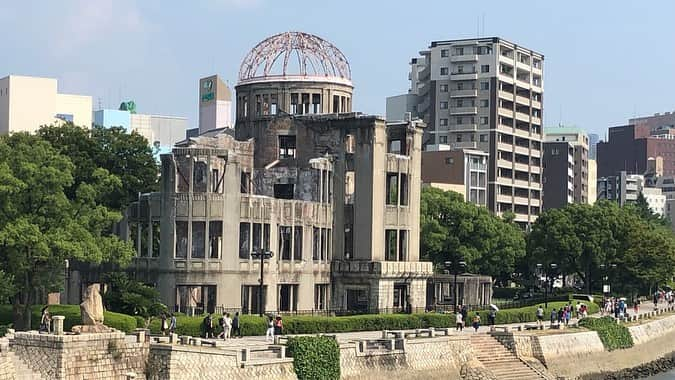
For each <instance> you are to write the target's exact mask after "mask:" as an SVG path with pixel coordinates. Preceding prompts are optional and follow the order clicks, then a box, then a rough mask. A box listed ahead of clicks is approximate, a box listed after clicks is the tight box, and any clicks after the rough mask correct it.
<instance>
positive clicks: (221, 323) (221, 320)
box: [218, 313, 227, 339]
mask: <svg viewBox="0 0 675 380" xmlns="http://www.w3.org/2000/svg"><path fill="white" fill-rule="evenodd" d="M218 326H220V334H218V339H221V338H222V339H227V338H225V313H223V315H221V316H220V318H218Z"/></svg>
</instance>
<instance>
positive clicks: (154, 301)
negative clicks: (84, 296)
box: [103, 272, 167, 319]
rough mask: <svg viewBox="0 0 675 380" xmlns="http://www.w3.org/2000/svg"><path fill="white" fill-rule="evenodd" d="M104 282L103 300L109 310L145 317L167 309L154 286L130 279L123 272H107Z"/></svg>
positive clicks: (158, 314)
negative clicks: (105, 286) (105, 285)
mask: <svg viewBox="0 0 675 380" xmlns="http://www.w3.org/2000/svg"><path fill="white" fill-rule="evenodd" d="M105 282H106V283H107V284H108V289H107V290H106V292H105V294H104V295H103V302H104V304H105V306H106V308H107V309H108V310H110V311H114V312H117V313H123V314H128V315H138V316H141V317H143V318H145V319H150V318H152V317H159V316H160V314H161V313H162V312H166V311H167V308H166V306H165V305H163V304H162V303H161V302H160V297H159V292H158V291H157V290H156V289H155V288H152V287H150V286H147V285H145V284H143V283H141V282H138V281H136V280H133V279H130V278H129V276H128V275H127V274H126V273H124V272H113V273H109V274H107V275H106V276H105Z"/></svg>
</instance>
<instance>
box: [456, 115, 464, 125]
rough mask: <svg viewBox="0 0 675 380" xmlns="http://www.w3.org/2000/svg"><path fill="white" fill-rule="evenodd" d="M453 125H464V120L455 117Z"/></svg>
mask: <svg viewBox="0 0 675 380" xmlns="http://www.w3.org/2000/svg"><path fill="white" fill-rule="evenodd" d="M455 124H457V125H461V124H464V118H463V117H461V116H457V117H456V118H455Z"/></svg>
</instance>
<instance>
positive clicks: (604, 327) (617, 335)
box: [579, 317, 633, 351]
mask: <svg viewBox="0 0 675 380" xmlns="http://www.w3.org/2000/svg"><path fill="white" fill-rule="evenodd" d="M579 326H580V327H585V328H587V329H589V330H593V331H596V332H597V333H598V336H600V340H601V341H602V344H603V345H604V346H605V348H606V349H607V351H613V350H618V349H623V348H630V347H633V336H631V335H630V330H628V327H626V326H624V325H622V324H619V323H616V321H615V320H614V318H612V317H602V318H584V319H582V320H581V321H579Z"/></svg>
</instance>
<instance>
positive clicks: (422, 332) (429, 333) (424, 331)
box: [415, 327, 434, 338]
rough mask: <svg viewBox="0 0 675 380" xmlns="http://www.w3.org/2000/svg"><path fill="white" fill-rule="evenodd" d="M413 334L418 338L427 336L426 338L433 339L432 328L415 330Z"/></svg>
mask: <svg viewBox="0 0 675 380" xmlns="http://www.w3.org/2000/svg"><path fill="white" fill-rule="evenodd" d="M415 334H416V335H417V336H418V337H423V336H427V337H429V338H433V337H434V328H433V327H430V328H428V329H416V330H415Z"/></svg>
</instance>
